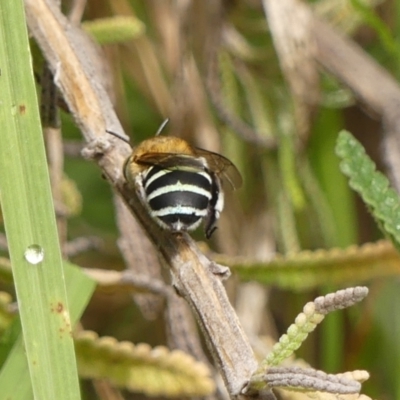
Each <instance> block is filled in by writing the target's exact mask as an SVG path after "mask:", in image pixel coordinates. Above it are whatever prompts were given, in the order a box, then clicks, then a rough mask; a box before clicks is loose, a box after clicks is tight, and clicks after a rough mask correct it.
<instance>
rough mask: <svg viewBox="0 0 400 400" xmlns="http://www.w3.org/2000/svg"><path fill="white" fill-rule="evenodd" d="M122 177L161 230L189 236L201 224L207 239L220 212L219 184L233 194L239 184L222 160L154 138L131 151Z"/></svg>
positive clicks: (176, 141) (177, 141)
mask: <svg viewBox="0 0 400 400" xmlns="http://www.w3.org/2000/svg"><path fill="white" fill-rule="evenodd" d="M109 133H112V132H109ZM122 139H123V138H122ZM124 176H125V178H126V180H127V181H128V182H129V183H130V184H133V185H134V186H135V188H136V190H137V192H138V194H139V196H140V198H141V200H142V202H143V203H144V205H145V206H146V208H147V210H148V212H149V213H150V215H151V216H152V217H153V219H154V220H155V221H156V222H157V224H158V225H159V226H160V227H161V228H163V229H168V230H171V231H172V232H182V231H183V232H184V231H192V230H195V229H196V228H198V227H199V225H200V224H201V222H202V221H204V226H205V235H206V237H207V238H210V236H211V235H212V233H213V232H214V230H215V229H216V222H217V220H218V218H219V216H220V213H221V211H222V209H223V206H224V194H223V190H222V184H223V182H224V181H226V182H227V183H229V185H230V186H231V187H232V188H234V189H236V188H239V187H240V186H241V184H242V178H241V175H240V173H239V171H238V170H237V169H236V167H235V166H234V165H233V164H232V163H231V162H230V161H229V160H228V159H227V158H225V157H223V156H221V155H220V154H217V153H212V152H210V151H207V150H203V149H199V148H196V147H192V146H190V145H189V143H187V142H186V141H185V140H183V139H180V138H177V137H172V136H169V137H168V136H156V137H153V138H151V139H147V140H145V141H143V142H141V143H140V144H139V145H138V146H136V147H134V148H133V149H132V154H131V155H130V157H128V159H127V160H126V161H125V164H124Z"/></svg>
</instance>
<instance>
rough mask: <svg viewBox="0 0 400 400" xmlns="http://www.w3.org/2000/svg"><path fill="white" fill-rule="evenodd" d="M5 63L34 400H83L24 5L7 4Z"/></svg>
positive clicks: (7, 218)
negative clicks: (81, 398)
mask: <svg viewBox="0 0 400 400" xmlns="http://www.w3.org/2000/svg"><path fill="white" fill-rule="evenodd" d="M0 60H1V65H0V68H1V75H0V96H1V103H0V104H1V106H0V124H1V127H2V133H1V142H0V173H1V180H0V195H1V206H2V214H3V218H4V224H5V230H6V235H7V240H8V245H9V252H10V259H11V264H12V269H13V277H14V283H15V288H16V293H17V299H18V305H19V312H20V317H21V323H22V330H23V336H24V345H25V352H26V358H27V360H28V366H29V373H30V380H31V383H32V388H33V397H34V398H35V399H40V400H47V399H49V400H54V399H58V400H61V399H73V400H77V399H79V398H80V390H79V380H78V375H77V367H76V360H75V354H74V347H73V340H72V336H71V320H70V315H69V306H68V302H67V295H66V289H65V281H64V273H63V265H62V260H61V253H60V249H59V243H58V235H57V227H56V222H55V216H54V207H53V204H52V197H51V189H50V182H49V176H48V170H47V165H46V156H45V150H44V144H43V138H42V132H41V126H40V118H39V112H38V105H37V98H36V90H35V83H34V77H33V71H32V65H31V57H30V51H29V42H28V34H27V28H26V22H25V16H24V7H23V2H22V0H4V1H2V2H1V3H0ZM20 382H22V380H20ZM3 388H4V386H3V385H1V391H2V395H3V394H4V392H3ZM31 398H32V397H31Z"/></svg>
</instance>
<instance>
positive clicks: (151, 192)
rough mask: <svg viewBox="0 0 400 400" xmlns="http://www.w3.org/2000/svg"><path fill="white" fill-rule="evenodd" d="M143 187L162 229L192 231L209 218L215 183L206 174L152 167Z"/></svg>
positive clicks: (204, 172)
mask: <svg viewBox="0 0 400 400" xmlns="http://www.w3.org/2000/svg"><path fill="white" fill-rule="evenodd" d="M143 186H144V191H145V194H146V199H147V202H148V205H149V208H150V213H151V215H152V216H153V217H154V218H156V219H157V220H158V221H159V223H160V225H161V226H165V227H167V228H169V229H172V230H174V231H181V230H184V231H185V230H192V229H195V228H197V226H198V225H199V224H200V223H201V221H202V219H203V218H205V217H206V216H207V212H208V207H209V203H210V200H211V198H212V192H211V191H212V179H211V176H210V175H209V174H208V173H207V172H206V171H191V170H187V169H174V170H166V169H161V168H159V167H152V168H151V169H149V171H148V173H147V174H146V177H145V178H144V181H143Z"/></svg>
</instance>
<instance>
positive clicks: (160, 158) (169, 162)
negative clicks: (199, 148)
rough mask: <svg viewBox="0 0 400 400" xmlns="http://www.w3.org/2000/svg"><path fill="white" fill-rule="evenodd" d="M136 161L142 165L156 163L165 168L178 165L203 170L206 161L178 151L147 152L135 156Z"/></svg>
mask: <svg viewBox="0 0 400 400" xmlns="http://www.w3.org/2000/svg"><path fill="white" fill-rule="evenodd" d="M134 161H135V162H136V163H137V164H141V165H155V166H158V167H161V168H165V169H173V168H174V167H176V166H177V165H179V166H185V167H189V168H193V169H195V170H199V171H203V170H204V169H205V165H204V163H203V162H202V161H201V160H199V159H198V158H196V157H193V156H191V155H186V154H177V153H145V154H142V155H141V156H139V157H135V158H134Z"/></svg>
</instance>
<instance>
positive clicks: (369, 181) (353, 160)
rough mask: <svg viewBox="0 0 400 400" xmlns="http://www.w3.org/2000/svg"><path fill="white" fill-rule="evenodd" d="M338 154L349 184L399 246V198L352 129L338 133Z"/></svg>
mask: <svg viewBox="0 0 400 400" xmlns="http://www.w3.org/2000/svg"><path fill="white" fill-rule="evenodd" d="M336 153H337V155H338V156H339V157H340V158H341V159H342V162H341V164H340V167H341V170H342V172H343V173H344V174H345V175H347V177H348V178H349V179H350V180H349V184H350V186H351V187H352V188H353V189H354V190H355V191H356V192H358V193H359V195H360V196H361V197H362V199H363V200H364V202H365V203H366V204H367V206H368V207H369V209H370V211H371V212H372V215H373V216H374V218H375V219H376V220H377V222H378V224H379V226H380V227H381V228H382V230H383V231H384V233H386V234H387V235H388V236H389V237H390V238H391V239H392V240H393V243H394V244H395V246H396V247H398V248H399V247H400V212H399V211H400V199H399V196H398V194H397V193H396V191H395V190H394V189H392V188H391V187H389V180H388V179H387V178H386V177H385V176H384V175H383V174H382V173H381V172H379V171H376V167H375V164H374V162H373V161H372V160H371V159H370V158H369V157H368V155H367V154H366V153H365V150H364V148H363V147H362V145H361V144H360V143H359V142H358V141H357V140H356V139H355V138H354V137H353V136H352V135H351V134H350V133H349V132H346V131H342V132H341V133H340V134H339V138H338V141H337V146H336Z"/></svg>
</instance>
